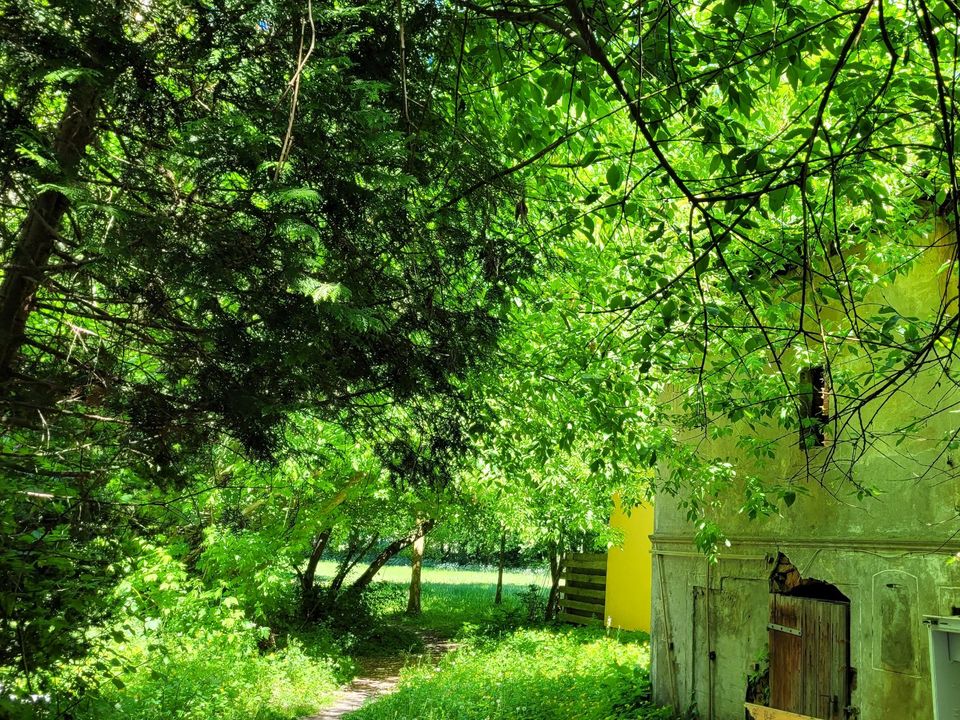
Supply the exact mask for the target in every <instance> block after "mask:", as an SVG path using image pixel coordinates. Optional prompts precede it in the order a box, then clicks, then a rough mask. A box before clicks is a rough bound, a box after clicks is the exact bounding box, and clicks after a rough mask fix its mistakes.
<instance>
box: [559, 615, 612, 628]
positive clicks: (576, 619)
mask: <svg viewBox="0 0 960 720" xmlns="http://www.w3.org/2000/svg"><path fill="white" fill-rule="evenodd" d="M557 619H559V620H561V621H562V622H569V623H574V624H576V625H596V626H598V627H602V626H603V621H602V620H599V619H597V618H590V617H584V616H583V615H570V614H569V613H560V614H559V615H557Z"/></svg>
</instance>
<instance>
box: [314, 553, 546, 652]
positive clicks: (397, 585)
mask: <svg viewBox="0 0 960 720" xmlns="http://www.w3.org/2000/svg"><path fill="white" fill-rule="evenodd" d="M335 572H336V563H335V562H332V561H329V562H321V563H320V565H319V566H318V567H317V575H318V577H322V578H329V577H332V576H333V574H334V573H335ZM355 572H356V574H359V572H360V571H359V570H357V571H355ZM348 581H349V580H348ZM376 581H377V582H380V583H383V584H385V585H387V586H388V587H390V588H392V589H393V590H394V593H395V597H394V598H393V599H392V600H391V602H390V603H389V605H390V607H389V609H388V613H387V618H388V619H389V620H390V621H391V622H393V623H396V624H398V625H400V626H401V627H405V628H409V629H419V630H423V631H427V632H432V633H435V634H437V635H443V636H447V637H453V636H454V635H456V634H457V633H458V632H459V631H460V630H461V628H463V627H464V626H465V625H468V624H472V625H482V624H485V623H490V622H494V621H495V620H496V619H497V618H498V617H499V616H500V615H501V614H502V612H501V611H498V610H497V608H496V607H495V606H494V605H493V597H494V593H495V590H496V583H497V571H496V568H477V569H468V568H459V567H449V566H446V567H424V568H423V587H422V590H421V604H422V608H423V614H422V615H421V616H419V617H417V618H410V617H408V616H406V615H405V614H404V610H405V609H406V593H407V588H408V585H409V582H410V566H409V565H388V566H386V567H384V568H383V569H382V570H381V571H380V572H379V573H378V574H377V576H376ZM549 583H550V581H549V575H548V574H547V573H546V571H544V572H535V571H532V570H508V571H504V573H503V594H504V602H505V606H506V608H507V609H512V610H514V611H519V610H520V606H521V599H520V598H521V597H522V596H524V595H527V596H528V597H529V592H530V590H529V588H530V586H531V585H533V586H535V587H536V588H537V590H538V591H539V594H540V596H541V598H543V599H545V598H546V595H547V592H548V591H549Z"/></svg>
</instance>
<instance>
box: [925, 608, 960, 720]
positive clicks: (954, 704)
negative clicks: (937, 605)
mask: <svg viewBox="0 0 960 720" xmlns="http://www.w3.org/2000/svg"><path fill="white" fill-rule="evenodd" d="M923 622H924V624H925V625H926V626H927V628H928V629H929V631H930V677H931V680H932V682H933V720H960V617H937V616H934V615H925V616H924V618H923Z"/></svg>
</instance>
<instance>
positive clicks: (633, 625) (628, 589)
mask: <svg viewBox="0 0 960 720" xmlns="http://www.w3.org/2000/svg"><path fill="white" fill-rule="evenodd" d="M614 504H615V506H614V512H613V516H612V517H611V518H610V526H611V527H613V528H615V529H617V530H620V531H622V532H623V537H624V541H623V545H622V546H620V547H611V548H610V549H609V550H608V551H607V590H606V608H605V612H604V614H605V616H606V618H607V622H608V623H609V625H610V626H611V627H614V628H623V629H624V630H645V631H647V632H649V631H650V587H651V585H650V583H651V580H652V572H651V554H650V550H651V543H650V535H652V534H653V506H652V505H639V506H637V507H635V508H633V509H632V510H631V511H630V514H629V515H627V514H626V513H625V512H624V511H623V509H622V508H621V506H620V500H619V498H614Z"/></svg>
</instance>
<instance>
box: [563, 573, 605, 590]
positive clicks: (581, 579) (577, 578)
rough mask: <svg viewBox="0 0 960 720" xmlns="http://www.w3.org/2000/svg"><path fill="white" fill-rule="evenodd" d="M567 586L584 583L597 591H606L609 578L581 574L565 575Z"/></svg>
mask: <svg viewBox="0 0 960 720" xmlns="http://www.w3.org/2000/svg"><path fill="white" fill-rule="evenodd" d="M563 578H564V580H566V581H567V584H568V585H570V584H571V583H583V584H584V585H590V586H591V587H593V588H595V589H597V590H605V589H606V587H607V578H606V576H605V575H581V574H580V573H565V574H564V576H563Z"/></svg>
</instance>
